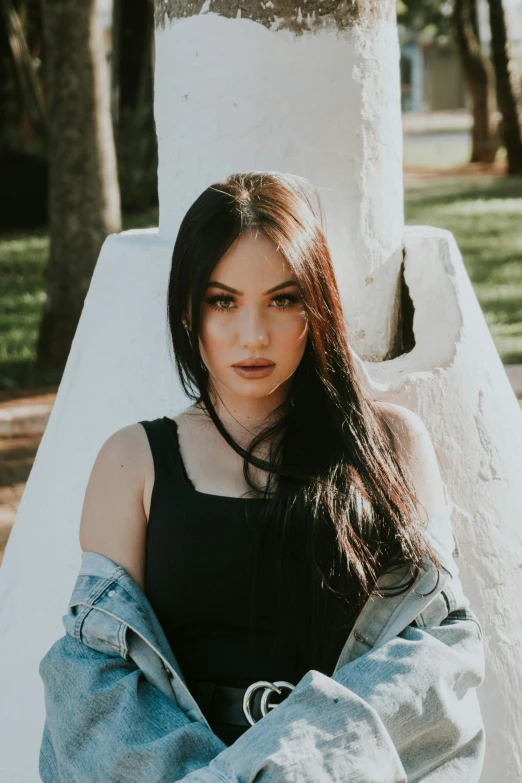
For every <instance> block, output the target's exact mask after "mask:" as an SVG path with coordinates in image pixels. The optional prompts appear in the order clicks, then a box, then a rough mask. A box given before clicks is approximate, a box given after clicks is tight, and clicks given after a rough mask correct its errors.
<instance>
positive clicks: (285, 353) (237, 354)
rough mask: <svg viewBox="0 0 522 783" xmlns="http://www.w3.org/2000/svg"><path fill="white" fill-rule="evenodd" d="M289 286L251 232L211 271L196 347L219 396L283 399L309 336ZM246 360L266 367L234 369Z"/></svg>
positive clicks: (281, 264)
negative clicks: (271, 396) (258, 361)
mask: <svg viewBox="0 0 522 783" xmlns="http://www.w3.org/2000/svg"><path fill="white" fill-rule="evenodd" d="M292 281H293V275H292V273H291V272H290V269H289V267H288V264H287V263H286V262H285V260H284V258H283V257H282V256H281V255H280V253H279V252H278V251H277V249H276V246H275V245H274V244H273V242H271V240H269V239H268V238H267V237H266V236H265V235H264V234H262V233H258V234H257V236H256V234H255V233H254V232H253V231H246V232H244V233H243V234H242V235H241V236H240V237H238V239H237V240H236V241H235V242H234V243H233V245H232V246H231V247H230V248H229V249H228V250H227V252H226V253H225V255H224V256H223V257H222V258H221V259H220V260H219V262H218V263H217V265H216V266H215V268H214V270H213V272H212V274H211V275H210V280H209V283H208V286H207V291H206V295H205V297H204V299H203V302H202V307H201V322H200V331H199V334H200V338H199V347H200V352H201V357H202V359H203V362H204V363H205V365H206V367H207V369H208V371H209V374H210V376H211V379H212V382H213V384H214V386H215V388H216V390H217V391H218V393H219V394H220V395H221V396H222V395H223V393H225V395H227V393H228V395H230V394H232V395H233V396H236V395H237V396H240V397H250V398H261V397H267V396H269V395H273V394H274V393H276V394H274V402H275V403H276V404H280V403H281V402H282V400H283V399H284V396H285V395H286V393H287V391H288V388H289V384H290V381H289V379H290V378H291V376H292V375H293V373H294V372H295V370H296V368H297V366H298V365H299V362H300V361H301V358H302V356H303V353H304V350H305V346H306V337H307V332H308V326H307V321H306V314H305V310H304V306H303V302H302V300H301V297H300V293H299V288H298V287H297V285H296V284H295V283H293V282H292ZM274 289H275V290H274ZM248 359H263V360H266V361H263V364H269V365H270V366H269V367H265V369H262V368H261V367H259V368H258V369H256V370H245V369H242V368H241V367H240V366H237V365H241V364H242V362H245V361H247V360H248ZM234 365H236V366H235V367H234Z"/></svg>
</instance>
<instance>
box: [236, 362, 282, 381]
mask: <svg viewBox="0 0 522 783" xmlns="http://www.w3.org/2000/svg"><path fill="white" fill-rule="evenodd" d="M274 367H275V364H269V365H266V366H264V367H241V366H240V365H234V366H233V367H232V369H233V370H234V371H235V372H236V373H237V374H238V375H240V376H241V377H242V378H266V376H267V375H270V373H271V372H272V370H273V369H274Z"/></svg>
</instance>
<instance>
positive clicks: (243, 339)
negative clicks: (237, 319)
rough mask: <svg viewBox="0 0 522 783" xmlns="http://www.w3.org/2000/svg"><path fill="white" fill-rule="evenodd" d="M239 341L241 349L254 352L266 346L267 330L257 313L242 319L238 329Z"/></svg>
mask: <svg viewBox="0 0 522 783" xmlns="http://www.w3.org/2000/svg"><path fill="white" fill-rule="evenodd" d="M239 330H240V334H239V341H240V343H241V347H242V348H249V349H250V350H256V349H258V348H261V347H263V346H265V345H268V339H269V338H268V330H267V328H266V325H265V324H264V323H263V319H262V318H260V317H259V316H258V315H257V313H255V312H254V313H251V314H250V315H248V316H246V317H245V318H243V319H242V323H241V324H240V327H239Z"/></svg>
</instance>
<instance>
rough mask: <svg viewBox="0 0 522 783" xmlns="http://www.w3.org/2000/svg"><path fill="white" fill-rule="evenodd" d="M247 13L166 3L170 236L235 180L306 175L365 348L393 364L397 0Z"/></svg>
mask: <svg viewBox="0 0 522 783" xmlns="http://www.w3.org/2000/svg"><path fill="white" fill-rule="evenodd" d="M241 8H242V9H243V11H238V6H237V5H235V4H234V5H233V6H232V5H230V7H229V6H228V5H227V3H226V2H224V0H216V2H213V3H211V4H210V6H209V4H208V2H207V3H205V4H204V5H203V8H202V10H201V13H198V10H199V6H198V7H196V6H193V5H190V4H188V3H179V2H174V0H167V1H166V2H161V3H160V4H158V6H157V12H156V16H157V19H156V23H157V29H156V85H155V117H156V127H157V132H158V140H159V161H160V165H159V197H160V235H161V236H162V237H164V238H169V239H174V237H175V235H176V233H177V229H178V226H179V224H180V222H181V219H182V217H183V215H184V213H185V212H186V210H187V209H188V207H189V206H190V204H191V203H192V202H193V201H194V199H195V198H196V197H197V196H198V195H199V194H200V192H201V191H202V190H204V188H206V187H208V185H210V184H211V183H212V182H214V181H215V180H217V179H219V178H221V177H223V176H225V175H226V174H230V173H232V172H235V171H246V170H249V169H266V170H278V171H289V172H292V173H295V174H300V175H302V176H305V177H308V178H309V179H310V180H311V182H313V184H314V185H315V186H316V187H317V188H318V191H319V193H320V196H321V200H322V202H323V205H324V207H325V212H326V223H327V225H326V229H327V237H328V241H329V244H330V247H331V249H332V253H333V258H334V264H335V269H336V274H337V277H338V279H339V283H340V287H341V293H342V299H343V305H344V308H345V312H346V314H347V318H348V322H349V324H350V327H351V329H352V334H353V341H354V346H355V348H356V350H357V351H358V352H359V353H361V355H364V356H365V357H367V358H373V359H382V358H385V357H387V356H390V355H394V353H395V351H394V347H395V344H394V340H395V335H396V332H397V313H398V310H397V307H396V299H397V293H398V284H399V269H400V265H401V262H402V233H403V225H404V216H403V187H402V127H401V114H400V74H399V60H400V52H399V42H398V34H397V26H396V17H395V0H379V2H375V0H355V2H354V1H353V0H352V2H350V3H341V4H333V3H331V2H329V1H328V0H327V1H326V2H323V3H322V2H320V1H319V0H307V2H306V4H305V5H303V6H302V8H301V9H300V13H299V14H298V15H297V17H296V16H295V14H294V13H293V11H292V6H291V5H288V8H287V7H286V6H285V4H284V2H282V0H280V2H277V3H276V4H275V5H274V3H272V2H271V0H269V2H267V3H263V2H257V1H256V2H254V0H247V2H246V3H242V4H241ZM187 9H188V10H187ZM209 9H210V11H209ZM319 9H322V11H321V10H319ZM182 12H186V14H187V16H184V17H182V18H178V17H176V15H175V14H178V15H181V14H182ZM343 14H344V16H343ZM251 15H252V19H251V18H246V17H250V16H251ZM253 20H255V21H253ZM390 351H391V353H390Z"/></svg>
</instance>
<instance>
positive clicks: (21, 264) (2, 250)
mask: <svg viewBox="0 0 522 783" xmlns="http://www.w3.org/2000/svg"><path fill="white" fill-rule="evenodd" d="M157 224H158V213H157V210H150V211H148V212H145V213H140V214H127V215H124V216H123V229H124V230H126V229H129V228H148V227H149V226H157ZM48 254H49V236H48V233H47V231H45V230H40V231H24V232H23V233H11V234H4V235H3V236H0V389H2V388H3V389H9V388H17V387H20V388H27V387H31V386H47V385H55V384H58V383H59V381H60V378H61V372H56V371H55V372H52V371H51V372H42V371H36V370H34V369H33V362H34V357H35V350H36V341H37V338H38V329H39V325H40V316H41V312H42V306H43V303H44V301H45V280H44V271H45V267H46V264H47V258H48Z"/></svg>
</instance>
